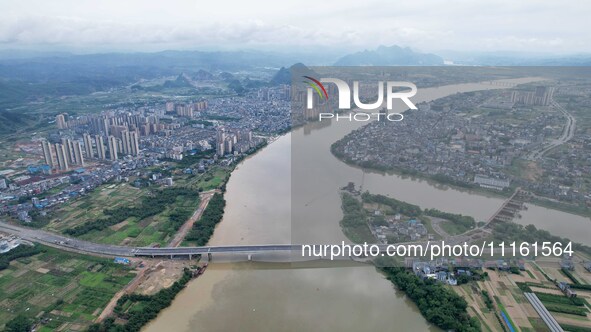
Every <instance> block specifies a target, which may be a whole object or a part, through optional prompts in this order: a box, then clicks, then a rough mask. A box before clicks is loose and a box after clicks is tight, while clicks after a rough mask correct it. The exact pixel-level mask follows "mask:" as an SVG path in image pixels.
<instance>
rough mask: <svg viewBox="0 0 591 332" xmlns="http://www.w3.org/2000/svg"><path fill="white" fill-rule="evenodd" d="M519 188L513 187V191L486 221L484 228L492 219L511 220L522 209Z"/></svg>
mask: <svg viewBox="0 0 591 332" xmlns="http://www.w3.org/2000/svg"><path fill="white" fill-rule="evenodd" d="M521 194H522V191H521V188H517V189H515V192H514V193H513V194H512V195H511V196H510V197H509V198H507V199H506V200H505V201H504V202H503V204H502V205H501V207H499V209H498V210H497V211H496V212H495V213H494V214H493V215H492V216H490V218H488V220H487V221H486V224H484V226H483V228H486V227H487V226H489V225H490V223H492V222H493V221H511V220H513V218H515V216H516V215H517V212H518V211H520V210H522V209H523V200H521Z"/></svg>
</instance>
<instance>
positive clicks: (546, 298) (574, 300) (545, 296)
mask: <svg viewBox="0 0 591 332" xmlns="http://www.w3.org/2000/svg"><path fill="white" fill-rule="evenodd" d="M534 293H535V294H536V296H537V297H538V298H539V299H540V301H542V302H544V303H557V304H565V305H575V306H579V307H582V306H584V305H585V300H584V299H581V298H578V297H566V296H563V295H556V294H549V293H540V292H534Z"/></svg>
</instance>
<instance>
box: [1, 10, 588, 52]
mask: <svg viewBox="0 0 591 332" xmlns="http://www.w3.org/2000/svg"><path fill="white" fill-rule="evenodd" d="M589 13H591V1H583V0H581V1H540V0H493V1H491V0H488V1H477V0H452V1H444V0H418V1H417V0H409V1H401V0H397V1H388V0H382V1H372V0H338V1H330V0H329V1H326V0H325V1H301V0H300V1H280V0H234V1H210V0H207V1H206V0H202V1H188V0H160V1H156V0H131V1H130V0H101V1H87V0H18V1H8V0H0V48H2V49H21V48H27V49H33V48H35V49H53V50H57V49H65V50H78V51H96V50H163V49H175V48H178V49H213V48H261V47H262V48H268V49H272V48H276V49H289V48H291V47H294V46H297V47H298V48H293V49H302V48H306V49H313V48H314V47H335V48H351V49H353V50H358V49H363V48H375V47H376V46H378V45H381V44H382V45H392V44H397V45H401V46H410V47H411V48H414V49H418V50H422V51H437V50H461V51H466V50H469V51H527V52H549V53H589V52H591V34H589V28H591V23H590V20H589Z"/></svg>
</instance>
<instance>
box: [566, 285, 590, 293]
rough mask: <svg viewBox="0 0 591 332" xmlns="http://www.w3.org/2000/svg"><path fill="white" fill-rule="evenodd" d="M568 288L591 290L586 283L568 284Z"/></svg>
mask: <svg viewBox="0 0 591 332" xmlns="http://www.w3.org/2000/svg"><path fill="white" fill-rule="evenodd" d="M570 288H572V289H581V290H588V291H591V285H587V284H570Z"/></svg>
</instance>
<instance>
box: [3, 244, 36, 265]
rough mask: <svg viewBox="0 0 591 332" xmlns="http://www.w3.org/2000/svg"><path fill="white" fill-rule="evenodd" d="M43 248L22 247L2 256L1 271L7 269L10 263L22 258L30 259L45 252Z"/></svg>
mask: <svg viewBox="0 0 591 332" xmlns="http://www.w3.org/2000/svg"><path fill="white" fill-rule="evenodd" d="M43 251H44V250H43V248H41V247H39V246H32V247H31V246H27V245H20V246H18V247H16V248H14V249H12V250H11V251H9V252H6V253H3V254H0V271H2V270H4V269H7V268H8V267H9V266H10V262H12V261H13V260H15V259H18V258H21V257H30V256H33V255H36V254H39V253H41V252H43Z"/></svg>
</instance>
